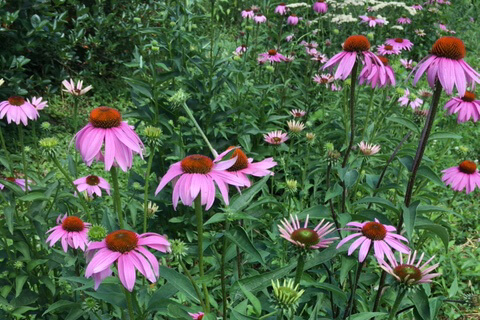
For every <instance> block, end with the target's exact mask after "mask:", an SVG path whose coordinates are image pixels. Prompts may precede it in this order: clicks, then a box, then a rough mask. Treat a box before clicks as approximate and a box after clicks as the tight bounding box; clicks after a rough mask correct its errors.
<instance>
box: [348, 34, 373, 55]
mask: <svg viewBox="0 0 480 320" xmlns="http://www.w3.org/2000/svg"><path fill="white" fill-rule="evenodd" d="M343 50H345V51H348V52H354V51H357V52H360V51H368V50H370V42H369V41H368V39H367V37H365V36H362V35H356V36H350V37H348V38H347V40H345V43H344V44H343Z"/></svg>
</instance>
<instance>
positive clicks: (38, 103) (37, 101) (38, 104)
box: [27, 97, 48, 110]
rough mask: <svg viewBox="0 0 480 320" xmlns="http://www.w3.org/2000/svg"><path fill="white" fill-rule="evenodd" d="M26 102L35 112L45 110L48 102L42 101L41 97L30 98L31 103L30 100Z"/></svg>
mask: <svg viewBox="0 0 480 320" xmlns="http://www.w3.org/2000/svg"><path fill="white" fill-rule="evenodd" d="M27 101H28V102H29V103H30V104H31V105H32V106H33V107H34V108H35V109H37V110H43V109H45V108H46V107H48V105H47V104H48V102H47V101H43V98H42V97H38V98H37V97H33V98H32V101H30V99H27Z"/></svg>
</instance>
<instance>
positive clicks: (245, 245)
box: [225, 226, 265, 265]
mask: <svg viewBox="0 0 480 320" xmlns="http://www.w3.org/2000/svg"><path fill="white" fill-rule="evenodd" d="M225 236H226V237H227V238H228V239H230V241H232V242H233V243H235V244H236V245H237V246H238V247H240V248H241V249H242V250H243V251H245V252H246V253H248V254H249V255H250V256H252V258H254V259H255V260H256V261H258V262H260V263H261V264H262V265H265V261H264V260H263V258H262V256H261V255H260V252H258V250H257V248H255V246H254V245H253V243H252V242H251V241H250V239H249V238H248V235H247V233H246V232H245V230H244V229H243V228H242V227H240V226H237V227H235V228H234V229H231V230H230V231H229V232H227V233H225Z"/></svg>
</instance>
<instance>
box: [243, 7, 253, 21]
mask: <svg viewBox="0 0 480 320" xmlns="http://www.w3.org/2000/svg"><path fill="white" fill-rule="evenodd" d="M254 16H255V13H254V12H253V10H252V9H245V10H243V11H242V18H243V19H253V17H254Z"/></svg>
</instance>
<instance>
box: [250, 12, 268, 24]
mask: <svg viewBox="0 0 480 320" xmlns="http://www.w3.org/2000/svg"><path fill="white" fill-rule="evenodd" d="M253 21H255V23H257V24H260V23H265V22H267V17H265V16H264V15H263V14H261V13H257V14H256V15H255V17H253Z"/></svg>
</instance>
